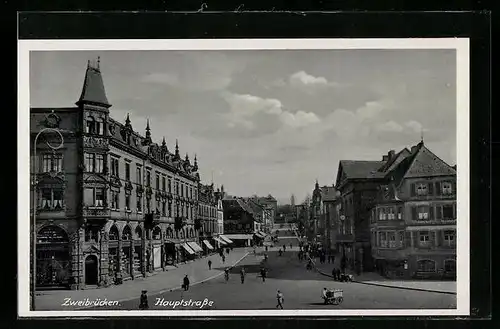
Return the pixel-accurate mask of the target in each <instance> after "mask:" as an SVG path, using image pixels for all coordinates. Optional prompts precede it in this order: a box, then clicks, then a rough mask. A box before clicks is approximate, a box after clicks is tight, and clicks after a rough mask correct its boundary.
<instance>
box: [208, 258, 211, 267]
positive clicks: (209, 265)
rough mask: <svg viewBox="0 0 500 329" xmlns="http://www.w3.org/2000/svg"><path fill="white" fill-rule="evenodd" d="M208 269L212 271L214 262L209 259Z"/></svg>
mask: <svg viewBox="0 0 500 329" xmlns="http://www.w3.org/2000/svg"><path fill="white" fill-rule="evenodd" d="M208 269H209V270H211V269H212V261H211V260H210V259H209V260H208Z"/></svg>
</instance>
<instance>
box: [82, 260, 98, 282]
mask: <svg viewBox="0 0 500 329" xmlns="http://www.w3.org/2000/svg"><path fill="white" fill-rule="evenodd" d="M85 284H86V285H96V284H97V257H96V256H95V255H89V256H87V258H85Z"/></svg>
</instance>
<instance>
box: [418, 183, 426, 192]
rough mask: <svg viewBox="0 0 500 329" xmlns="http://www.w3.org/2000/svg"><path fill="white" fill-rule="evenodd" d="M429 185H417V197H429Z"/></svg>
mask: <svg viewBox="0 0 500 329" xmlns="http://www.w3.org/2000/svg"><path fill="white" fill-rule="evenodd" d="M427 193H428V190H427V184H423V183H421V184H417V195H427Z"/></svg>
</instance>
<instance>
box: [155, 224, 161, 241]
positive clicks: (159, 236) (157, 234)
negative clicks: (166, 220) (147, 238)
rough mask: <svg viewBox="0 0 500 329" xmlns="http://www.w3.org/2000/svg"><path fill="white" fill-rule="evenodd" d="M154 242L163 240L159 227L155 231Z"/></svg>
mask: <svg viewBox="0 0 500 329" xmlns="http://www.w3.org/2000/svg"><path fill="white" fill-rule="evenodd" d="M153 240H161V229H160V227H158V226H156V227H155V228H154V229H153Z"/></svg>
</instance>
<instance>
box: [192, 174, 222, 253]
mask: <svg viewBox="0 0 500 329" xmlns="http://www.w3.org/2000/svg"><path fill="white" fill-rule="evenodd" d="M198 191H199V192H198V218H197V220H196V221H195V224H196V225H197V226H198V227H199V234H200V244H202V245H203V249H204V251H205V253H210V252H211V251H214V249H215V248H214V247H213V244H215V243H214V242H215V240H214V237H216V236H218V230H219V227H218V219H217V218H218V215H217V211H218V200H217V198H216V195H215V191H214V184H213V183H212V184H211V185H203V184H201V183H200V184H199V188H198Z"/></svg>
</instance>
